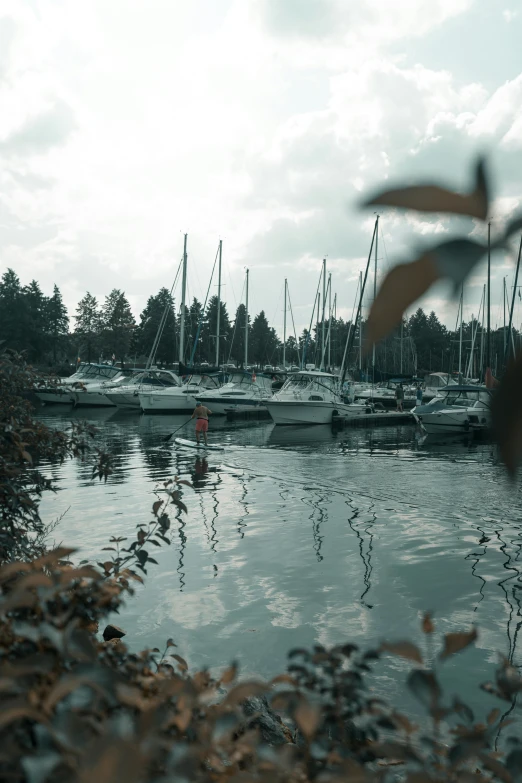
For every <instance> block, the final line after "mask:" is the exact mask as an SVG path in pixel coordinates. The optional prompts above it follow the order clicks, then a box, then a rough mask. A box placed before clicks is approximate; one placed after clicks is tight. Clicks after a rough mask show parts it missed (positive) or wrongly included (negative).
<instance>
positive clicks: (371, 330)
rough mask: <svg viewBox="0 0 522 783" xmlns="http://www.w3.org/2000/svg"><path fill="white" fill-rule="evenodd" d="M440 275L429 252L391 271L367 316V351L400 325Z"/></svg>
mask: <svg viewBox="0 0 522 783" xmlns="http://www.w3.org/2000/svg"><path fill="white" fill-rule="evenodd" d="M438 276H439V275H438V271H437V267H436V265H435V261H434V259H433V257H432V256H431V255H430V254H429V253H424V254H423V255H422V256H421V257H420V258H418V259H417V260H416V261H412V262H411V263H409V264H399V265H398V266H396V267H394V268H393V269H392V270H391V271H390V272H388V274H387V275H386V277H385V278H384V280H383V282H382V283H381V287H380V289H379V292H378V294H377V297H376V298H375V300H374V302H373V304H372V307H371V310H370V315H369V316H368V322H367V328H366V348H367V350H369V349H370V347H371V346H372V345H373V344H374V343H377V342H378V341H379V340H381V339H382V338H383V337H385V336H386V335H387V334H388V333H389V332H390V331H391V330H392V329H394V328H395V326H397V324H399V323H400V321H401V318H402V315H403V313H404V311H405V310H406V308H408V307H409V306H410V305H411V304H412V303H413V302H415V301H416V300H417V299H418V298H419V297H420V296H422V294H424V293H425V292H426V291H427V290H428V288H429V287H430V286H431V285H432V283H434V282H435V281H436V280H437V278H438Z"/></svg>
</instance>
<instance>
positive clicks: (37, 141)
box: [0, 101, 76, 156]
mask: <svg viewBox="0 0 522 783" xmlns="http://www.w3.org/2000/svg"><path fill="white" fill-rule="evenodd" d="M75 127H76V123H75V119H74V114H73V112H72V110H71V107H70V106H68V105H67V104H66V103H64V102H63V101H57V102H56V103H54V104H53V105H52V106H50V107H49V108H48V109H47V110H46V111H44V112H42V113H41V114H38V115H36V116H34V117H31V118H29V119H28V120H27V121H26V122H25V123H24V124H23V125H22V126H21V127H20V128H18V129H17V130H15V131H13V132H12V133H11V134H10V135H9V136H7V138H5V139H4V140H3V141H1V142H0V153H4V154H7V155H18V156H24V155H27V154H42V153H45V152H47V151H48V150H50V149H51V148H52V147H56V146H60V145H62V144H65V142H66V141H67V139H68V138H69V137H70V135H71V133H72V132H73V130H74V129H75Z"/></svg>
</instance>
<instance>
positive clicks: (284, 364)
mask: <svg viewBox="0 0 522 783" xmlns="http://www.w3.org/2000/svg"><path fill="white" fill-rule="evenodd" d="M287 290H288V280H287V279H286V277H285V306H284V309H283V370H286V299H287Z"/></svg>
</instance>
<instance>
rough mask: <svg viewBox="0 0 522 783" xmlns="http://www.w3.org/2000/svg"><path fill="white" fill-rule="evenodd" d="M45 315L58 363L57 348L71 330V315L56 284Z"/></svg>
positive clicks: (52, 348) (54, 358) (54, 355)
mask: <svg viewBox="0 0 522 783" xmlns="http://www.w3.org/2000/svg"><path fill="white" fill-rule="evenodd" d="M45 316H46V322H47V333H48V335H49V338H50V346H51V350H52V352H53V361H54V362H55V363H56V350H57V348H58V345H59V344H60V341H62V342H63V337H65V336H66V335H67V334H68V332H69V316H68V315H67V308H66V306H65V305H64V303H63V299H62V294H61V292H60V289H59V288H58V286H57V285H56V283H55V285H54V288H53V295H52V296H51V297H50V298H49V299H48V300H47V302H46V303H45Z"/></svg>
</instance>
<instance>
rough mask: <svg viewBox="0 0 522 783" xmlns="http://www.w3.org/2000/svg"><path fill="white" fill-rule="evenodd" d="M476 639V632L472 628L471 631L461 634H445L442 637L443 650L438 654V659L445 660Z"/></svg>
mask: <svg viewBox="0 0 522 783" xmlns="http://www.w3.org/2000/svg"><path fill="white" fill-rule="evenodd" d="M476 638H477V631H476V629H475V628H473V629H472V630H471V631H468V632H467V633H466V632H462V633H447V634H446V635H445V636H444V649H443V651H442V652H441V654H440V656H439V657H440V659H441V660H445V659H446V658H448V657H449V656H450V655H454V654H455V653H458V652H460V651H461V650H464V649H465V648H466V647H469V645H470V644H472V642H474V641H475V639H476Z"/></svg>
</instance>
